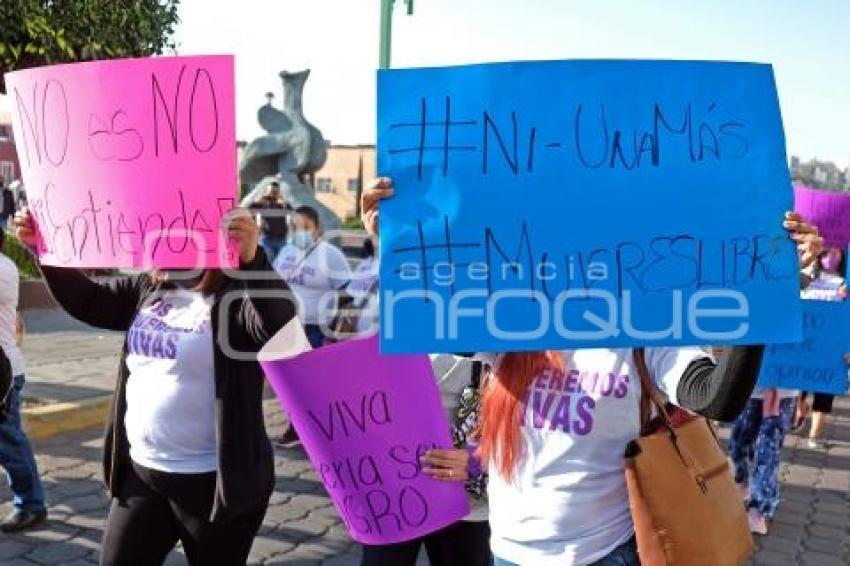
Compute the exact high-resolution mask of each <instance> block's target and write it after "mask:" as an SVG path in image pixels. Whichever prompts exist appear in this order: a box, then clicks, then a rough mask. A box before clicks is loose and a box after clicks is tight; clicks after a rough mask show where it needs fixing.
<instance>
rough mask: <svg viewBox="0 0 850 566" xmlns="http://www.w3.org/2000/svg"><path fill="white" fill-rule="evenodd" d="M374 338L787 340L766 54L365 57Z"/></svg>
mask: <svg viewBox="0 0 850 566" xmlns="http://www.w3.org/2000/svg"><path fill="white" fill-rule="evenodd" d="M378 171H379V173H380V174H381V175H385V176H389V177H391V178H392V179H393V181H394V183H395V188H396V196H395V197H393V198H392V199H389V200H388V201H386V202H384V203H382V205H381V236H380V237H381V273H380V276H381V285H382V294H381V313H382V318H381V333H382V343H381V347H382V351H383V352H388V353H393V352H446V351H512V350H541V349H546V348H570V347H600V346H630V345H636V344H641V345H665V344H666V345H673V344H709V343H722V344H737V343H747V344H753V343H767V342H791V341H795V340H799V339H800V338H801V324H802V323H801V315H800V309H799V306H798V302H799V301H798V300H797V298H798V292H799V279H798V273H797V258H796V253H795V248H794V246H793V244H792V243H791V242H790V241H789V239H788V238H787V234H785V232H784V231H783V228H782V215H783V212H784V211H785V210H788V209H790V208H791V206H792V190H791V182H790V179H789V175H788V167H787V165H786V157H785V145H784V134H783V130H782V120H781V117H780V113H779V105H778V101H777V94H776V89H775V85H774V81H773V72H772V69H771V67H770V66H769V65H758V64H747V63H710V62H687V61H546V62H527V63H496V64H485V65H471V66H461V67H446V68H432V69H402V70H387V71H380V72H379V75H378Z"/></svg>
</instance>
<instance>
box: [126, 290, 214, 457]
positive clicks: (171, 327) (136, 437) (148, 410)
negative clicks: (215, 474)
mask: <svg viewBox="0 0 850 566" xmlns="http://www.w3.org/2000/svg"><path fill="white" fill-rule="evenodd" d="M211 305H212V298H211V297H204V296H203V295H202V294H201V293H198V292H195V291H188V290H183V289H176V290H173V291H168V292H167V293H165V294H164V295H163V296H162V298H160V299H157V300H156V301H155V302H154V303H152V304H151V305H149V306H147V307H145V308H143V309H142V310H141V311H139V313H138V314H137V315H136V319H135V320H134V321H133V324H132V326H131V327H130V330H129V332H128V333H127V368H128V369H129V370H130V376H129V378H128V380H127V414H126V415H125V417H124V424H125V427H126V429H127V439H128V441H129V443H130V457H131V458H132V459H133V461H134V462H136V463H137V464H140V465H142V466H144V467H146V468H151V469H154V470H159V471H163V472H171V473H182V474H193V473H203V472H211V471H214V470H215V469H216V467H217V464H216V442H215V377H214V370H213V333H212V324H211V322H210V308H211Z"/></svg>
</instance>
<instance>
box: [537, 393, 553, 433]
mask: <svg viewBox="0 0 850 566" xmlns="http://www.w3.org/2000/svg"><path fill="white" fill-rule="evenodd" d="M533 395H534V396H533V397H532V399H533V405H532V413H533V414H534V428H536V429H541V428H543V425H544V424H545V422H546V417H547V416H549V409H551V408H552V403H553V402H554V401H555V395H554V394H553V393H549V394H548V395H546V400H545V401H543V393H542V392H540V391H535V392H534V394H533ZM541 404H542V407H541Z"/></svg>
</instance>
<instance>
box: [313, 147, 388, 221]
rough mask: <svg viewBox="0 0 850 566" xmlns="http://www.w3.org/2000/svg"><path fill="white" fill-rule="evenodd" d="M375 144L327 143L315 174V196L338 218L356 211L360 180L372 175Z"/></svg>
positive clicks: (365, 181)
mask: <svg viewBox="0 0 850 566" xmlns="http://www.w3.org/2000/svg"><path fill="white" fill-rule="evenodd" d="M375 174H376V171H375V146H374V145H330V146H328V159H327V161H325V164H324V166H323V167H322V168H321V169H320V170H318V171H316V173H315V175H314V186H315V189H316V198H317V199H319V201H320V202H321V203H322V204H324V205H325V206H327V207H328V208H330V209H331V210H333V211H334V213H335V214H336V215H337V216H339V218H340V219H342V220H345V219H347V218H351V217H352V216H354V215H355V212H356V209H357V207H356V200H357V191H358V188H359V186H360V183H368V182H369V180H370V179H374V178H375Z"/></svg>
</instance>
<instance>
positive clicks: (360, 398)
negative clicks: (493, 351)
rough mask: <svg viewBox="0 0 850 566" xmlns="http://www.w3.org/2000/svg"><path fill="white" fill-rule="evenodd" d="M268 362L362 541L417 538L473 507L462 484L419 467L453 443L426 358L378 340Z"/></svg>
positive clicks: (312, 458) (317, 463) (342, 511)
mask: <svg viewBox="0 0 850 566" xmlns="http://www.w3.org/2000/svg"><path fill="white" fill-rule="evenodd" d="M261 363H262V365H263V369H264V370H265V372H266V376H267V377H268V380H269V382H270V383H271V385H272V388H273V389H274V391H275V393H276V394H277V397H278V399H279V400H280V403H281V405H282V406H283V408H284V409H285V410H286V411H287V412H288V413H289V415H290V417H291V418H292V421H293V423H294V424H295V428H296V430H297V431H298V434H299V436H300V438H301V442H302V443H303V445H304V447H305V449H306V450H307V454H308V455H309V456H310V461H311V462H312V463H313V466H314V467H315V468H316V471H317V472H318V474H319V476H320V477H321V478H322V482H323V483H324V485H325V488H326V489H327V491H328V494H329V495H330V497H331V499H332V500H333V502H334V504H335V505H336V508H337V510H338V511H339V514H340V516H341V517H342V519H343V521H344V522H345V525H346V527H347V528H348V531H349V533H350V534H351V536H352V537H353V538H354V539H355V540H357V541H358V542H361V543H365V544H387V543H395V542H401V541H405V540H410V539H413V538H417V537H420V536H423V535H425V534H428V533H430V532H433V531H436V530H438V529H440V528H442V527H444V526H446V525H449V524H451V523H453V522H455V521H457V520H459V519H461V518H463V517H464V516H465V515H466V514H467V513H468V512H469V507H468V503H467V499H466V492H465V489H464V487H463V484H462V483H459V482H446V481H439V480H435V479H432V478H431V477H429V476H426V475H425V474H423V473H422V467H421V466H420V464H419V458H420V456H422V454H423V453H424V452H425V450H427V449H429V448H433V447H440V448H446V447H451V445H452V443H451V438H450V435H449V427H448V423H447V422H446V417H445V413H444V412H443V409H442V408H441V405H440V395H439V392H438V390H437V386H436V384H435V381H434V377H433V372H432V370H431V364H430V362H429V361H428V357H427V356H422V355H420V356H381V355H380V354H379V353H378V339H377V337H372V338H366V339H358V340H350V341H347V342H341V343H338V344H334V345H331V346H327V347H324V348H320V349H318V350H313V351H310V352H306V353H304V354H301V355H298V356H295V357H292V358H289V359H282V360H274V361H263V362H261Z"/></svg>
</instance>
